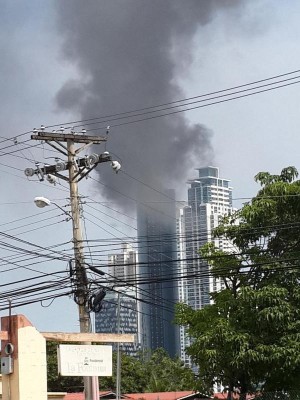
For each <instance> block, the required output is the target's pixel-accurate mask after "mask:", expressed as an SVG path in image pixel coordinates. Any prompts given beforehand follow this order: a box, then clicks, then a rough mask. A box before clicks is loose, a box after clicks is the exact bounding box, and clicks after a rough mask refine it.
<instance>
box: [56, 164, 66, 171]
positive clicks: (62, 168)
mask: <svg viewBox="0 0 300 400" xmlns="http://www.w3.org/2000/svg"><path fill="white" fill-rule="evenodd" d="M66 169H67V166H66V163H64V162H63V161H59V162H58V163H56V165H55V171H56V172H60V171H65V170H66Z"/></svg>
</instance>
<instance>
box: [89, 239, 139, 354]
mask: <svg viewBox="0 0 300 400" xmlns="http://www.w3.org/2000/svg"><path fill="white" fill-rule="evenodd" d="M136 269H137V252H136V251H135V250H133V248H132V246H131V245H129V244H127V243H124V244H123V245H122V250H121V252H119V253H113V254H109V255H108V275H109V276H110V278H111V279H112V278H114V280H115V283H116V284H117V285H116V288H115V289H114V290H109V288H108V290H107V294H106V296H105V298H104V300H103V308H102V309H101V311H100V312H98V313H96V315H95V328H96V332H102V333H117V332H118V329H119V328H120V332H121V333H132V334H135V335H136V339H137V340H136V343H134V344H132V343H130V344H128V343H127V344H126V343H124V344H122V350H123V351H125V352H126V353H127V354H128V355H135V354H136V352H137V350H138V349H139V325H140V311H139V304H138V290H137V286H136V285H135V284H133V285H132V286H127V285H125V283H127V282H133V283H134V282H135V281H136V277H137V273H136ZM123 284H124V286H123ZM118 327H119V328H118Z"/></svg>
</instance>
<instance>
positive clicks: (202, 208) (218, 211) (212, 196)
mask: <svg viewBox="0 0 300 400" xmlns="http://www.w3.org/2000/svg"><path fill="white" fill-rule="evenodd" d="M197 170H198V173H199V176H198V178H196V179H193V180H190V181H189V182H188V184H189V189H188V204H187V205H186V206H184V207H183V208H182V209H181V211H180V215H178V217H177V221H178V224H177V231H178V232H179V237H180V240H179V242H178V245H177V246H178V247H177V250H178V254H179V256H180V257H179V258H180V259H181V261H180V267H181V272H182V275H183V276H185V275H189V274H190V275H196V277H194V276H193V277H191V278H190V279H185V278H183V279H182V280H181V281H180V282H179V299H180V301H181V302H184V303H186V304H188V305H190V306H191V307H192V308H193V309H200V308H203V307H204V306H205V305H207V304H209V303H210V296H209V293H210V292H213V291H217V290H220V289H221V287H222V285H221V282H220V281H219V280H217V279H215V278H212V277H210V274H209V268H210V266H209V265H208V264H207V263H206V262H204V261H201V260H199V249H200V248H201V247H202V246H203V245H204V244H205V243H207V242H212V241H213V242H214V243H215V245H216V246H217V247H219V248H220V249H222V250H225V251H226V250H228V249H229V248H230V247H231V244H230V243H229V242H228V241H225V240H216V239H212V231H213V229H214V228H215V227H216V226H218V224H219V222H220V219H221V218H222V217H223V216H224V215H227V214H229V213H231V212H232V188H231V187H230V186H229V182H230V181H229V180H228V179H224V178H220V176H219V168H217V167H205V168H199V169H197ZM189 344H190V339H189V337H188V336H187V334H186V330H185V328H184V327H180V357H181V359H182V360H183V362H184V363H185V364H186V365H188V366H191V362H190V358H189V357H188V356H187V355H186V353H185V348H186V346H188V345H189Z"/></svg>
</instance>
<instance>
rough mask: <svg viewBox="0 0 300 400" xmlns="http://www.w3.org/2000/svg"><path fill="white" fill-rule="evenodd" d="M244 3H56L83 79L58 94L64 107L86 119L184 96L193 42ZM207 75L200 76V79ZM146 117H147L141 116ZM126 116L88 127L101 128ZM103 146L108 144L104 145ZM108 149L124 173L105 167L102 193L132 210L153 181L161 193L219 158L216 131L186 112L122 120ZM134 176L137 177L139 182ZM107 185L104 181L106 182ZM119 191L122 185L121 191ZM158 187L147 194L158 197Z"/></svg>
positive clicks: (68, 54)
mask: <svg viewBox="0 0 300 400" xmlns="http://www.w3.org/2000/svg"><path fill="white" fill-rule="evenodd" d="M237 3H239V1H238V0H222V1H219V0H85V1H82V0H70V1H68V0H64V1H60V0H59V1H57V3H56V7H57V15H58V26H59V29H60V31H61V33H62V37H63V39H64V46H63V52H62V53H63V55H64V57H65V58H66V59H67V60H68V61H70V62H71V63H74V64H75V65H76V66H77V67H78V70H79V71H80V74H81V78H80V79H78V80H77V81H69V82H66V84H65V85H64V87H62V88H61V90H60V91H59V93H58V94H57V105H58V106H59V108H60V109H62V110H71V111H79V116H80V118H82V119H87V118H93V117H98V116H99V117H100V116H104V115H112V114H116V113H119V112H124V111H128V110H135V109H140V108H145V107H150V106H153V105H157V104H161V103H168V102H171V101H174V100H177V99H180V98H183V97H184V96H183V94H182V92H181V90H180V88H179V87H178V86H177V84H176V76H177V73H178V68H179V66H180V69H181V73H182V68H188V64H189V62H190V61H191V59H192V56H193V55H192V47H191V39H192V38H193V36H194V34H195V33H196V31H197V29H198V28H199V27H201V25H204V24H207V23H208V22H209V21H210V20H211V19H212V18H213V17H214V15H215V13H216V12H217V11H219V10H220V9H221V10H222V9H224V8H228V7H231V6H236V5H237ZM200 79H201V78H200ZM140 118H141V119H143V117H140ZM118 123H122V121H119V122H118V121H115V122H111V121H110V120H109V119H108V122H105V123H102V124H99V125H89V126H87V128H89V129H91V128H94V129H95V131H93V132H90V133H91V134H97V133H99V134H101V135H102V134H104V133H105V132H103V131H101V130H98V131H97V128H98V127H103V126H105V125H115V124H118ZM99 150H100V151H103V150H104V149H103V148H102V149H99ZM107 150H109V151H111V152H112V153H114V155H115V156H116V157H117V159H118V160H119V161H121V164H122V168H123V170H124V172H120V173H119V174H118V175H115V174H114V173H113V171H112V170H111V168H109V167H108V166H105V165H102V166H100V167H99V168H98V171H99V179H100V180H101V182H103V184H105V185H106V186H105V187H104V186H102V187H104V188H105V189H104V190H103V191H102V193H103V195H105V196H106V197H108V198H109V199H111V200H113V201H114V202H117V203H118V204H120V205H122V206H123V207H124V206H127V207H131V208H132V206H133V205H134V203H133V202H132V200H130V199H141V194H142V193H144V194H145V190H146V186H145V185H143V184H142V183H141V182H144V183H145V184H146V185H148V186H151V187H153V188H155V189H157V190H158V191H160V190H162V189H163V188H178V186H179V185H181V186H184V185H185V180H186V178H187V177H189V176H191V175H192V176H193V174H191V171H192V170H193V169H194V168H197V167H200V166H203V165H205V164H208V163H211V162H212V153H213V152H212V147H211V143H210V132H209V130H208V129H206V128H205V127H204V126H203V125H201V124H197V125H191V124H189V123H188V122H187V119H186V116H185V115H184V114H173V115H170V116H167V117H163V118H158V119H151V120H148V121H143V122H139V123H135V124H128V125H121V126H118V127H115V128H113V129H112V130H111V132H110V134H109V141H108V144H107ZM132 177H134V178H135V179H133V178H132ZM100 187H101V186H100ZM114 189H116V190H114ZM150 193H151V190H150V189H149V188H148V189H147V190H146V197H147V199H148V200H150V199H151V196H150Z"/></svg>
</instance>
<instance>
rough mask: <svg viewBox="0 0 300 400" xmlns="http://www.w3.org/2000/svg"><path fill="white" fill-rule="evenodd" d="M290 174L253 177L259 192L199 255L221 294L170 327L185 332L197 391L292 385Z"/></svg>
mask: <svg viewBox="0 0 300 400" xmlns="http://www.w3.org/2000/svg"><path fill="white" fill-rule="evenodd" d="M297 176H298V172H297V170H296V169H295V168H294V167H288V168H285V169H283V170H282V172H281V174H280V175H270V174H269V173H267V172H261V173H259V174H257V175H256V177H255V179H256V181H257V182H259V183H260V184H261V186H262V188H261V189H260V190H259V192H258V194H257V196H256V197H255V198H253V199H252V201H251V202H249V203H248V204H245V205H244V206H243V207H242V208H241V210H239V211H237V212H236V213H234V214H233V215H229V216H227V217H226V218H224V221H223V223H222V224H221V225H220V226H219V227H218V228H216V230H215V232H214V235H215V236H216V237H219V238H223V239H228V240H230V241H231V243H232V245H233V251H232V252H231V253H229V254H228V253H224V252H223V251H221V250H219V249H217V248H216V247H215V246H214V245H213V244H212V243H209V244H207V245H205V246H204V247H203V248H202V249H201V254H202V256H203V257H204V258H206V259H207V261H208V262H209V264H210V265H212V269H211V271H212V274H213V276H214V277H216V278H219V279H221V280H222V282H223V283H224V287H225V288H224V290H221V291H220V292H217V293H212V294H211V298H212V300H213V304H211V305H209V306H207V307H206V308H204V309H201V310H198V311H195V310H192V309H191V308H190V307H188V306H186V305H184V304H180V305H178V308H177V322H178V323H179V324H182V325H185V326H187V327H188V332H189V334H190V336H191V337H192V338H193V343H192V345H191V346H190V348H189V349H188V353H189V354H190V355H191V356H192V358H193V360H194V362H195V363H196V364H198V365H199V376H200V379H201V380H202V381H203V382H204V388H205V389H209V388H211V387H212V385H213V384H214V383H216V382H219V383H222V384H223V385H225V386H227V387H228V388H229V398H230V393H231V391H232V390H233V389H234V388H239V389H240V390H241V392H242V393H243V394H244V395H245V393H247V392H250V391H254V390H255V388H258V387H259V388H260V390H269V391H282V390H290V389H295V388H297V387H299V386H300V379H299V378H300V330H299V328H300V288H299V278H300V273H299V271H300V270H299V265H300V257H299V256H300V201H299V200H300V181H298V180H296V178H297Z"/></svg>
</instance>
